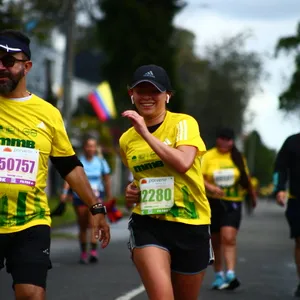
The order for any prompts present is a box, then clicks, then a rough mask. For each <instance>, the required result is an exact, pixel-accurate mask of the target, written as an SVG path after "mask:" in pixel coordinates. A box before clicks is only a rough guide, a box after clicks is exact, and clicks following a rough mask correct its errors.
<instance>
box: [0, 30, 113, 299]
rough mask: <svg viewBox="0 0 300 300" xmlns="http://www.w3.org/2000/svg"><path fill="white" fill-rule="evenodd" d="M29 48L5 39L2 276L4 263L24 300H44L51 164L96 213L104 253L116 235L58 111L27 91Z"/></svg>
mask: <svg viewBox="0 0 300 300" xmlns="http://www.w3.org/2000/svg"><path fill="white" fill-rule="evenodd" d="M29 44H30V40H29V39H28V37H26V36H25V35H24V34H22V33H21V32H19V31H14V30H4V31H0V269H2V268H3V267H4V261H5V264H6V269H7V271H8V272H9V273H11V275H12V278H13V287H14V291H15V297H16V299H17V300H21V299H30V300H43V299H45V287H46V278H47V272H48V269H50V268H51V262H50V258H49V254H50V253H49V252H50V225H51V218H50V210H49V207H48V202H47V196H46V193H45V187H46V180H47V175H48V159H49V158H50V159H51V161H52V163H53V164H54V165H55V167H56V169H57V170H58V172H59V173H60V175H61V176H62V177H63V178H64V179H65V180H66V181H67V182H68V183H69V185H70V186H71V187H72V188H73V189H74V190H75V191H76V192H77V193H78V195H80V197H81V199H83V200H84V202H85V203H86V204H87V205H89V207H90V210H91V212H92V214H94V224H95V228H94V229H95V235H96V236H97V237H98V238H99V230H101V232H102V234H101V238H100V239H101V240H103V244H102V246H103V247H106V246H107V245H108V243H109V239H110V235H109V226H108V225H107V223H106V221H105V216H104V214H105V207H103V206H101V205H99V204H98V203H97V200H96V198H95V196H94V193H93V190H92V189H91V187H90V184H89V182H88V179H87V177H86V175H85V173H84V171H83V168H82V164H81V162H80V161H79V160H78V158H77V156H76V155H75V153H74V151H73V148H72V145H71V144H70V141H69V139H68V136H67V133H66V130H65V128H64V124H63V120H62V117H61V115H60V113H59V111H58V110H57V109H56V108H55V107H54V106H52V105H51V104H49V103H47V102H46V101H44V100H42V99H40V98H39V97H37V96H36V95H33V94H31V93H30V92H28V91H27V89H26V75H27V74H28V72H29V71H30V69H31V67H32V62H31V61H30V56H31V53H30V47H29Z"/></svg>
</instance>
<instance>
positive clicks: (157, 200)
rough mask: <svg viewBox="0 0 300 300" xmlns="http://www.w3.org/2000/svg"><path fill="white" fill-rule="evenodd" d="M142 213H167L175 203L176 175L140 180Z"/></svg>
mask: <svg viewBox="0 0 300 300" xmlns="http://www.w3.org/2000/svg"><path fill="white" fill-rule="evenodd" d="M140 190H141V211H142V215H152V214H165V213H166V212H168V211H169V210H170V209H171V208H172V207H173V205H174V177H155V178H142V179H141V180H140Z"/></svg>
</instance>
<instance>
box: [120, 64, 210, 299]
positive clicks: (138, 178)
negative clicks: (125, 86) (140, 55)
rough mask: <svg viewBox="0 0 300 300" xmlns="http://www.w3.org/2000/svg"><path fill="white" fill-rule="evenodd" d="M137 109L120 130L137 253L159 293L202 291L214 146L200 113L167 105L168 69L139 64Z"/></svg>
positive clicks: (152, 295)
mask: <svg viewBox="0 0 300 300" xmlns="http://www.w3.org/2000/svg"><path fill="white" fill-rule="evenodd" d="M129 95H130V98H131V101H132V104H135V106H136V108H137V111H138V112H136V111H134V110H127V111H125V112H123V113H122V115H123V117H126V118H128V119H129V120H130V121H131V123H132V125H133V127H131V128H130V129H129V130H128V131H126V132H125V133H124V134H123V135H122V136H121V138H120V148H121V156H122V160H123V162H124V164H125V165H126V166H127V167H128V168H129V169H130V171H131V172H132V174H133V177H134V182H133V183H131V184H129V185H128V186H127V188H126V201H127V204H130V203H137V205H136V207H135V208H134V209H133V213H132V216H131V218H130V221H129V229H130V234H131V235H130V241H129V248H130V250H131V252H132V259H133V262H134V263H135V265H136V267H137V270H138V272H139V274H140V276H141V279H142V281H143V284H144V286H145V288H146V291H147V293H148V297H149V299H151V300H155V299H157V300H160V299H164V300H172V299H177V300H178V299H182V300H185V299H189V300H196V299H198V294H199V291H200V287H201V283H202V280H203V277H204V273H205V270H206V268H207V266H208V265H209V264H210V263H211V262H212V256H213V255H212V248H211V246H210V245H211V243H210V232H209V224H210V207H209V203H208V200H207V198H206V196H205V187H204V181H203V177H202V175H201V166H200V158H201V156H202V155H203V154H204V153H205V151H206V148H205V145H204V143H203V141H202V139H201V137H200V133H199V127H198V124H197V122H196V120H195V119H194V118H192V117H191V116H189V115H186V114H178V113H172V112H169V111H167V110H166V103H168V102H169V100H170V98H171V96H172V88H171V84H170V81H169V77H168V75H167V73H166V71H165V70H164V69H163V68H161V67H158V66H155V65H146V66H141V67H139V68H138V69H137V70H136V71H135V73H134V76H133V81H132V84H131V86H130V88H129Z"/></svg>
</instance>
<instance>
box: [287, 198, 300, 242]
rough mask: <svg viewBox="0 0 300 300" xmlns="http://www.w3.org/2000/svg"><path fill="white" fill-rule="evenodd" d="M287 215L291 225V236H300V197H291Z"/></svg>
mask: <svg viewBox="0 0 300 300" xmlns="http://www.w3.org/2000/svg"><path fill="white" fill-rule="evenodd" d="M285 216H286V218H287V221H288V223H289V226H290V237H291V238H292V239H294V238H299V237H300V199H294V198H293V199H289V200H288V203H287V209H286V212H285Z"/></svg>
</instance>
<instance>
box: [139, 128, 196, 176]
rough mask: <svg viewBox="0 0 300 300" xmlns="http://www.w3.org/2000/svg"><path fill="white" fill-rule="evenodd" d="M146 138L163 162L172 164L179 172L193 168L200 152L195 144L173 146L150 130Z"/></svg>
mask: <svg viewBox="0 0 300 300" xmlns="http://www.w3.org/2000/svg"><path fill="white" fill-rule="evenodd" d="M144 139H145V141H146V142H147V143H148V144H149V146H150V147H151V148H152V149H153V151H154V152H155V153H156V154H157V155H158V156H159V157H160V158H161V159H162V161H163V162H165V163H167V164H168V165H170V166H172V167H173V168H174V169H175V170H176V171H177V172H179V173H185V172H187V171H188V170H189V169H190V168H191V166H192V164H193V162H194V160H195V158H196V155H197V152H198V149H197V148H196V147H194V146H179V147H177V148H172V147H170V146H168V145H166V144H164V143H163V142H161V141H160V140H159V139H157V138H156V137H155V136H153V135H152V134H151V133H150V132H149V134H146V135H145V136H144Z"/></svg>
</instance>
